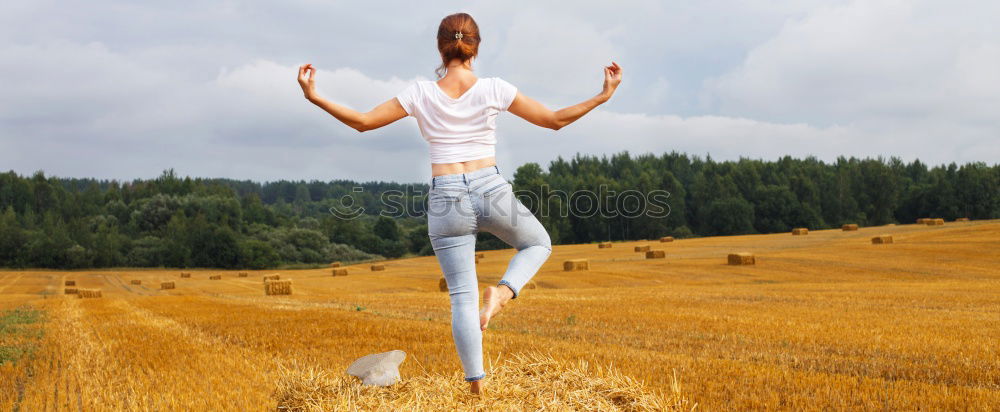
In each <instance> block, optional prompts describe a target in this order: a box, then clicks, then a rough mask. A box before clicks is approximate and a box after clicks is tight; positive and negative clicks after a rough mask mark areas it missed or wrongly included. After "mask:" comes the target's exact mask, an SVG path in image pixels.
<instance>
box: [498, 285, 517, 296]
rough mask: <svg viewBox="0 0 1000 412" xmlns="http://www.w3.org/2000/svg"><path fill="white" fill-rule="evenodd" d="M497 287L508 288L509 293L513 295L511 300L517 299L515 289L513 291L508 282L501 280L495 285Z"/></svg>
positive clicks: (512, 286)
mask: <svg viewBox="0 0 1000 412" xmlns="http://www.w3.org/2000/svg"><path fill="white" fill-rule="evenodd" d="M497 286H506V287H508V288H510V291H511V293H513V294H514V296H513V297H511V300H513V299H517V289H515V288H514V285H511V284H510V282H508V281H506V280H501V281H500V283H498V284H497Z"/></svg>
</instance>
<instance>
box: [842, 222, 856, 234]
mask: <svg viewBox="0 0 1000 412" xmlns="http://www.w3.org/2000/svg"><path fill="white" fill-rule="evenodd" d="M840 229H841V230H843V231H845V232H854V231H856V230H858V225H857V224H856V223H848V224H846V225H843V226H841V227H840Z"/></svg>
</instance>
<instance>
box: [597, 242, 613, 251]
mask: <svg viewBox="0 0 1000 412" xmlns="http://www.w3.org/2000/svg"><path fill="white" fill-rule="evenodd" d="M597 248H598V249H611V242H601V243H598V244H597Z"/></svg>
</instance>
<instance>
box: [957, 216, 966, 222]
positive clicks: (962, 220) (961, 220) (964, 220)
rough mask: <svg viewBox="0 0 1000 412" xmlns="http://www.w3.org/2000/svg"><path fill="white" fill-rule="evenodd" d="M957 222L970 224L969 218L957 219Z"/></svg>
mask: <svg viewBox="0 0 1000 412" xmlns="http://www.w3.org/2000/svg"><path fill="white" fill-rule="evenodd" d="M955 221H956V222H968V221H969V218H967V217H960V218H958V219H955Z"/></svg>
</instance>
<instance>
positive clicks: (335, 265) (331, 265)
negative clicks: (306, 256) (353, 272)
mask: <svg viewBox="0 0 1000 412" xmlns="http://www.w3.org/2000/svg"><path fill="white" fill-rule="evenodd" d="M340 266H341V263H340V262H333V263H331V264H330V267H332V268H339V267H340Z"/></svg>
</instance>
